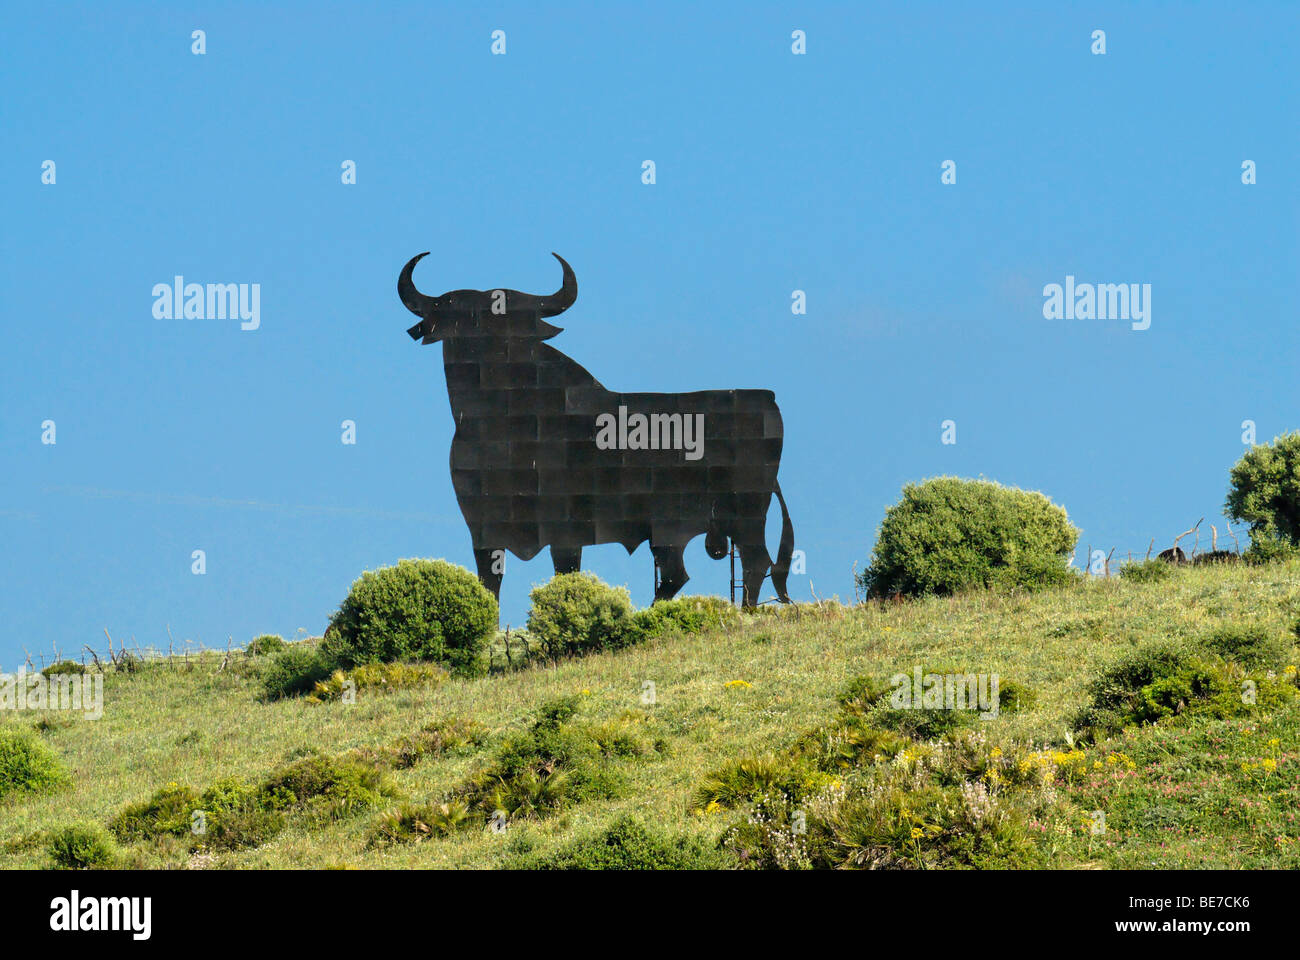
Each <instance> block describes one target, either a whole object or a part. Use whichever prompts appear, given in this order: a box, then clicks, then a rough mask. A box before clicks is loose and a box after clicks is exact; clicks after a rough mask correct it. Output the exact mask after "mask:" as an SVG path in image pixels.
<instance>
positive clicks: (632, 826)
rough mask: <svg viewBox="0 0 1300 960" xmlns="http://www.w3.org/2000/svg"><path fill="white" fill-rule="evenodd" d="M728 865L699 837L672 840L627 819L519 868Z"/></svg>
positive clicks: (707, 867) (708, 867)
mask: <svg viewBox="0 0 1300 960" xmlns="http://www.w3.org/2000/svg"><path fill="white" fill-rule="evenodd" d="M728 865H729V860H728V858H727V857H726V856H725V855H724V854H722V853H721V852H720V851H718V850H717V849H716V848H715V847H714V845H713V844H710V843H708V842H707V841H705V840H704V839H703V838H701V837H693V836H689V835H682V836H673V835H671V834H669V833H667V832H665V831H662V830H659V829H656V828H651V827H647V826H645V825H643V824H641V823H639V822H637V821H636V820H634V819H632V818H631V817H627V816H624V817H620V818H619V819H618V820H615V821H614V822H613V823H612V824H611V825H610V826H609V827H607V828H606V829H604V830H601V831H598V832H596V833H593V834H589V835H587V836H584V837H580V838H579V839H577V840H575V841H573V842H572V843H569V844H566V845H565V846H563V847H561V848H560V849H559V850H557V851H555V852H554V853H551V854H549V855H546V856H541V857H536V858H533V859H530V860H527V861H525V862H523V863H521V864H520V866H521V867H522V868H524V869H530V870H720V869H723V868H725V867H726V866H728Z"/></svg>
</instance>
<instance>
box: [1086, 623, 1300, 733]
mask: <svg viewBox="0 0 1300 960" xmlns="http://www.w3.org/2000/svg"><path fill="white" fill-rule="evenodd" d="M1220 642H1222V643H1223V645H1224V647H1225V648H1228V647H1230V646H1231V645H1232V644H1233V643H1234V642H1236V641H1230V640H1222V641H1220ZM1241 649H1242V650H1243V651H1245V652H1246V653H1247V655H1254V654H1257V653H1259V650H1258V648H1254V647H1250V646H1249V645H1247V646H1243V647H1242V648H1241ZM1247 689H1249V690H1250V691H1251V696H1250V697H1249V698H1248V697H1247V696H1245V695H1244V693H1245V691H1246V690H1247ZM1088 692H1089V693H1090V694H1091V698H1092V699H1091V702H1090V703H1089V704H1088V705H1087V706H1086V707H1085V708H1084V709H1083V710H1082V711H1081V712H1080V713H1079V714H1078V715H1077V716H1076V718H1075V722H1074V727H1075V729H1076V730H1077V731H1078V732H1079V733H1080V734H1081V735H1082V736H1083V738H1084V739H1089V738H1091V739H1096V738H1098V737H1101V736H1109V735H1113V734H1115V733H1118V732H1119V731H1121V730H1122V729H1123V728H1125V727H1128V726H1136V725H1140V724H1149V723H1155V722H1157V721H1159V720H1163V719H1165V718H1167V717H1172V716H1175V715H1181V716H1193V715H1200V716H1208V717H1213V718H1216V719H1226V718H1228V717H1234V716H1239V715H1242V714H1248V713H1251V712H1252V711H1254V710H1256V709H1272V708H1276V707H1278V706H1280V705H1282V704H1284V703H1286V702H1288V701H1289V700H1292V699H1294V698H1295V694H1296V690H1295V687H1294V686H1292V685H1291V684H1289V683H1286V682H1285V681H1283V680H1280V679H1277V678H1275V677H1269V676H1267V675H1265V674H1264V673H1256V674H1250V673H1247V672H1246V671H1245V670H1244V669H1243V667H1242V666H1241V665H1240V664H1234V663H1225V662H1224V661H1222V660H1217V659H1215V658H1214V657H1213V655H1212V654H1211V653H1210V651H1209V650H1208V649H1204V648H1200V649H1198V648H1197V647H1194V646H1188V645H1182V646H1180V645H1176V644H1170V643H1154V644H1149V645H1147V646H1145V647H1140V648H1138V649H1137V650H1134V651H1132V652H1131V653H1128V654H1126V655H1125V656H1123V657H1120V658H1119V659H1118V660H1116V661H1115V662H1114V663H1112V664H1111V665H1110V666H1108V667H1106V668H1105V669H1104V670H1102V672H1101V673H1100V674H1099V675H1098V676H1097V678H1096V679H1095V680H1093V681H1092V682H1091V683H1090V684H1089V686H1088Z"/></svg>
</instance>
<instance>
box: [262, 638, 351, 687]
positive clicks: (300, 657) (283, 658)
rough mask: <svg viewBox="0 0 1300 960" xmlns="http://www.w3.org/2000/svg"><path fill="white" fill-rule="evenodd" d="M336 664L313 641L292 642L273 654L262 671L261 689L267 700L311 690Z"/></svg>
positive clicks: (334, 668) (333, 669) (331, 671)
mask: <svg viewBox="0 0 1300 960" xmlns="http://www.w3.org/2000/svg"><path fill="white" fill-rule="evenodd" d="M337 666H338V665H337V664H336V663H335V662H334V661H333V660H332V659H331V658H330V657H329V655H328V654H326V653H325V652H324V651H323V650H321V649H319V648H317V647H316V646H314V645H312V644H308V643H294V644H290V645H289V646H287V647H285V648H284V649H283V650H281V651H280V652H279V653H275V654H272V655H271V657H270V660H269V662H268V663H267V665H266V667H265V669H263V671H262V688H263V690H264V692H265V695H266V698H267V699H268V700H279V699H281V698H282V697H294V696H299V695H301V694H304V693H311V692H312V691H313V690H315V689H316V684H318V683H320V682H321V681H322V680H324V679H325V678H327V677H328V676H329V675H330V674H331V673H333V672H334V671H335V670H336V669H337Z"/></svg>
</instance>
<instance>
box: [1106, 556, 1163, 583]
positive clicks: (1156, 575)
mask: <svg viewBox="0 0 1300 960" xmlns="http://www.w3.org/2000/svg"><path fill="white" fill-rule="evenodd" d="M1174 569H1175V567H1174V565H1173V564H1172V563H1166V562H1165V561H1163V560H1142V561H1136V560H1135V561H1134V562H1133V563H1126V564H1124V565H1123V566H1121V567H1120V568H1119V575H1120V576H1121V577H1122V578H1124V579H1125V580H1132V581H1133V582H1134V583H1163V582H1164V581H1165V580H1168V579H1169V578H1170V577H1172V576H1173V575H1174Z"/></svg>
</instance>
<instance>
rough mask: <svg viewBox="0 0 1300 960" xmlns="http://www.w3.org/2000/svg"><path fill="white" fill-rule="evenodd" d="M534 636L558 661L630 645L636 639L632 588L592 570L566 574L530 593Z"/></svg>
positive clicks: (531, 634) (529, 632)
mask: <svg viewBox="0 0 1300 960" xmlns="http://www.w3.org/2000/svg"><path fill="white" fill-rule="evenodd" d="M529 596H530V597H531V598H532V601H533V606H532V609H531V610H529V611H528V635H529V636H530V637H531V638H532V639H533V640H535V641H536V642H538V643H539V644H541V647H542V650H543V651H545V654H546V656H548V657H550V658H551V659H552V660H558V659H559V658H560V657H569V656H576V655H581V654H584V653H589V652H591V651H593V650H607V649H614V648H617V647H622V646H626V645H627V644H629V643H631V642H633V641H634V640H635V639H636V633H637V632H636V628H635V625H634V622H633V619H632V601H631V599H630V598H629V597H628V593H627V590H626V589H624V588H622V587H611V586H610V585H609V584H607V583H605V582H604V581H603V580H601V579H600V578H599V577H595V576H593V575H592V574H590V573H582V572H579V573H562V574H559V575H558V576H556V577H554V578H552V579H551V581H550V582H549V583H545V584H543V585H542V586H540V587H534V588H533V591H532V593H531V594H530V595H529Z"/></svg>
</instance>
